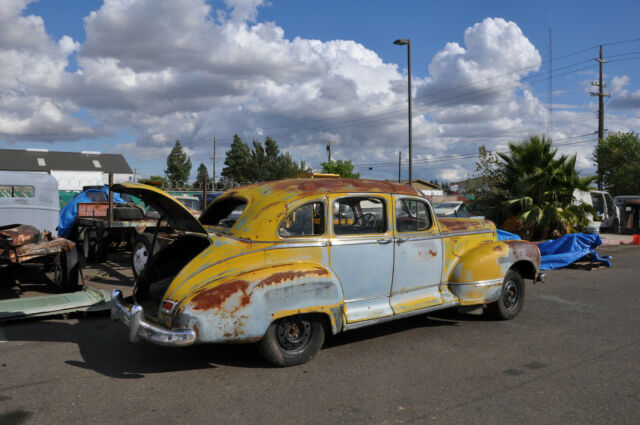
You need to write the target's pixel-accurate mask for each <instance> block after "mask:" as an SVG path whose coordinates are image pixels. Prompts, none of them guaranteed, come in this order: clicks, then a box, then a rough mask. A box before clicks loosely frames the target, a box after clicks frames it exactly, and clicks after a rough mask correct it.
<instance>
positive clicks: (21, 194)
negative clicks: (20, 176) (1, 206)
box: [0, 184, 36, 198]
mask: <svg viewBox="0 0 640 425" xmlns="http://www.w3.org/2000/svg"><path fill="white" fill-rule="evenodd" d="M34 196H36V189H35V187H33V186H29V185H18V184H14V185H0V198H33V197H34Z"/></svg>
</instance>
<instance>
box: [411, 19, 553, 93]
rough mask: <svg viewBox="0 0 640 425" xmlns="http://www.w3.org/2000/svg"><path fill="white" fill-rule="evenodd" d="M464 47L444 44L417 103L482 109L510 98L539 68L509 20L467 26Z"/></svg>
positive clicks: (538, 60) (534, 54)
mask: <svg viewBox="0 0 640 425" xmlns="http://www.w3.org/2000/svg"><path fill="white" fill-rule="evenodd" d="M464 42H465V47H463V46H460V45H459V44H458V43H447V45H446V46H445V47H444V49H442V50H441V51H440V52H438V53H437V54H436V55H435V57H434V58H433V60H432V61H431V63H430V64H429V72H430V73H431V77H432V78H431V80H429V81H427V82H426V84H424V85H423V86H422V87H421V89H420V90H419V91H418V95H417V97H418V99H419V100H421V101H422V102H423V103H426V104H436V105H440V106H442V105H445V106H447V105H452V104H453V105H487V104H492V103H496V102H500V101H503V100H506V99H508V98H510V97H511V96H512V93H513V91H514V89H515V88H516V87H517V86H518V85H519V83H520V79H521V78H522V77H524V76H525V75H527V74H529V73H530V72H532V71H537V70H538V68H539V67H540V63H541V58H540V54H539V53H538V50H537V49H536V48H535V47H534V46H533V44H531V42H530V41H529V40H528V39H527V38H526V37H525V36H524V34H523V33H522V31H521V30H520V28H519V27H518V26H517V25H516V24H515V23H514V22H508V21H505V20H504V19H502V18H487V19H485V20H484V21H482V22H480V23H477V24H475V25H473V26H472V27H469V28H467V30H466V31H465V33H464Z"/></svg>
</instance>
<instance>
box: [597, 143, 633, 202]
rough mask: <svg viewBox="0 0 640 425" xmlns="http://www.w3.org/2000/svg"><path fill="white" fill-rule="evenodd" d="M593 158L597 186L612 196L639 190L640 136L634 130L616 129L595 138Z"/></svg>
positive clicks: (629, 193)
mask: <svg viewBox="0 0 640 425" xmlns="http://www.w3.org/2000/svg"><path fill="white" fill-rule="evenodd" d="M593 160H594V161H595V163H596V165H597V167H598V174H597V179H598V183H599V184H598V187H604V188H605V189H606V190H608V191H609V192H610V193H611V194H612V195H613V196H617V195H631V194H636V193H640V140H638V135H637V134H635V133H615V134H610V135H608V136H607V138H606V139H604V140H600V141H598V144H597V145H596V147H595V149H594V151H593Z"/></svg>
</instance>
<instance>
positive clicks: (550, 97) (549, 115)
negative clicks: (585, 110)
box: [547, 13, 553, 139]
mask: <svg viewBox="0 0 640 425" xmlns="http://www.w3.org/2000/svg"><path fill="white" fill-rule="evenodd" d="M548 84H549V85H548V87H547V108H548V109H547V138H548V139H551V138H552V136H553V50H552V44H551V13H549V83H548Z"/></svg>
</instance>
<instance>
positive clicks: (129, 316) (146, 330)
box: [111, 289, 196, 347]
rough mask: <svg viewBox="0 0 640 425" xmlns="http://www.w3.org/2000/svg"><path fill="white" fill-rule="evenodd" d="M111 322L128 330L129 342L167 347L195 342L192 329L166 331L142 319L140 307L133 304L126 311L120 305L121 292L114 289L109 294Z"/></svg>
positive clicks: (125, 308) (194, 334)
mask: <svg viewBox="0 0 640 425" xmlns="http://www.w3.org/2000/svg"><path fill="white" fill-rule="evenodd" d="M111 320H119V321H121V322H122V323H124V325H125V326H127V327H128V328H129V341H131V342H138V341H140V339H145V340H147V341H149V342H153V343H154V344H158V345H164V346H167V347H183V346H185V345H191V344H193V343H195V342H196V333H195V331H194V330H193V329H167V328H164V327H161V326H158V325H155V324H152V323H149V322H145V320H144V319H143V311H142V307H141V306H139V305H138V304H134V305H133V306H132V307H131V309H128V308H127V307H125V306H124V305H123V304H122V292H120V291H119V290H117V289H115V290H114V291H113V293H112V294H111Z"/></svg>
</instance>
